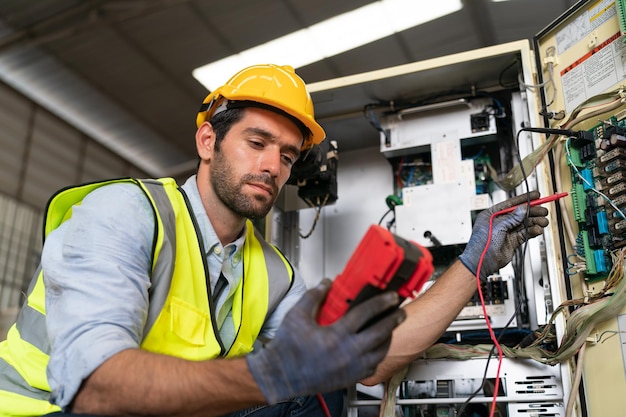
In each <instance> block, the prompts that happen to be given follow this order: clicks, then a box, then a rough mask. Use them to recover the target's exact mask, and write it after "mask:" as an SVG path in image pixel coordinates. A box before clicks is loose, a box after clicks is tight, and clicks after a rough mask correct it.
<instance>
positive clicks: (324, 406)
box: [317, 394, 332, 417]
mask: <svg viewBox="0 0 626 417" xmlns="http://www.w3.org/2000/svg"><path fill="white" fill-rule="evenodd" d="M317 400H318V401H319V403H320V406H321V407H322V410H323V411H324V415H325V416H326V417H332V416H331V415H330V410H329V409H328V405H327V404H326V401H325V400H324V397H322V394H317Z"/></svg>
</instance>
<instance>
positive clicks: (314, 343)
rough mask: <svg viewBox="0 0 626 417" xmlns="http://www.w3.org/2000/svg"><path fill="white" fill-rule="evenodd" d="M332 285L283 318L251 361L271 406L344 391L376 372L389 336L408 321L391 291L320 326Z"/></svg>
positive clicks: (323, 285) (307, 297) (326, 284)
mask: <svg viewBox="0 0 626 417" xmlns="http://www.w3.org/2000/svg"><path fill="white" fill-rule="evenodd" d="M330 284H331V281H330V280H329V279H324V280H323V281H322V283H321V284H320V285H319V286H317V287H316V288H313V289H311V290H309V291H307V292H306V293H305V294H304V296H303V297H302V299H301V300H300V301H299V302H298V304H296V305H295V306H294V307H293V308H292V309H291V310H290V311H289V312H288V313H287V315H286V316H285V319H284V320H283V323H282V324H281V326H280V327H279V329H278V331H277V332H276V336H275V337H274V338H273V339H272V340H271V341H270V342H269V343H268V344H267V346H265V348H263V349H261V350H260V351H259V352H256V353H252V354H250V355H248V356H247V361H248V367H249V368H250V372H251V373H252V376H253V377H254V379H255V381H256V382H257V384H258V385H259V388H260V389H261V392H262V393H263V395H264V396H265V399H266V400H267V402H268V403H269V404H275V403H277V402H279V401H281V400H286V399H288V398H292V397H296V396H303V395H312V394H316V393H325V392H330V391H334V390H337V389H341V388H345V387H347V386H349V385H351V384H355V383H356V382H358V381H359V380H361V379H363V378H366V377H368V376H370V375H372V374H373V373H374V371H375V370H376V366H377V365H378V363H379V362H380V361H381V360H382V359H383V358H384V357H385V355H386V354H387V351H388V349H389V344H390V342H391V333H392V332H393V330H394V329H395V328H396V326H397V325H398V324H400V323H401V322H402V321H403V320H404V318H405V317H406V313H405V312H404V310H402V309H399V308H395V307H396V306H397V305H398V303H399V300H398V297H397V294H395V293H391V292H387V293H384V294H381V295H377V296H375V297H372V298H371V299H369V300H367V301H364V302H362V303H359V304H358V305H356V306H354V307H352V308H351V309H350V310H348V312H347V313H346V314H345V315H344V316H343V317H342V318H340V319H339V320H337V321H335V322H334V323H332V324H330V325H328V326H321V325H319V324H318V323H317V321H316V317H317V313H318V310H319V307H320V305H321V303H322V301H323V300H324V297H325V295H326V294H327V292H328V289H329V288H330Z"/></svg>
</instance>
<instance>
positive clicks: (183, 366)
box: [0, 65, 547, 416]
mask: <svg viewBox="0 0 626 417" xmlns="http://www.w3.org/2000/svg"><path fill="white" fill-rule="evenodd" d="M197 125H198V130H197V132H196V148H197V151H198V155H199V157H200V163H199V167H198V171H197V174H196V175H194V176H192V177H191V178H189V179H188V180H187V182H186V183H185V184H184V185H183V186H182V187H178V186H177V185H176V184H175V183H174V181H173V180H171V179H160V180H117V181H108V182H102V183H97V184H88V185H84V186H80V187H75V188H71V189H68V190H65V191H62V192H61V193H59V194H58V195H56V196H55V197H54V198H53V199H52V200H51V202H50V204H49V207H48V211H47V214H46V223H45V234H46V241H45V245H44V249H43V253H42V262H41V270H40V271H39V272H38V274H37V276H36V277H35V279H34V280H33V282H32V284H31V287H30V289H29V292H28V299H27V302H26V304H25V305H24V307H23V309H22V311H21V313H20V316H19V318H18V321H17V323H16V325H15V326H14V327H13V328H12V329H11V331H10V332H9V336H8V339H7V341H6V342H3V343H2V344H1V345H0V414H2V415H45V414H48V413H55V414H56V415H59V416H61V415H167V416H176V415H180V416H213V415H224V414H228V413H234V415H250V414H253V415H255V416H261V415H287V414H289V415H320V416H322V415H325V414H333V415H339V414H341V412H342V403H341V400H342V397H341V391H340V390H341V389H342V388H345V387H346V386H348V385H350V384H353V383H355V382H357V381H359V380H361V381H363V382H364V383H368V384H376V383H378V382H381V381H384V380H386V379H387V378H389V377H390V376H391V375H393V374H394V373H395V372H396V371H397V370H398V369H400V368H401V367H403V366H405V365H406V364H407V363H408V362H410V361H412V360H413V359H414V358H415V357H416V356H417V355H418V354H419V353H420V352H421V351H423V350H424V349H426V348H428V347H429V346H430V345H431V344H432V343H433V342H434V341H435V340H436V339H437V338H438V337H439V336H440V334H441V333H442V332H443V331H444V330H445V329H446V328H447V326H448V324H449V323H450V322H451V321H452V320H453V319H454V318H455V317H456V315H457V313H458V312H459V311H460V309H461V308H462V307H463V306H464V305H465V303H466V301H467V300H468V299H469V298H470V297H471V296H472V295H473V293H474V292H475V290H476V286H475V279H474V274H475V273H476V272H477V269H478V261H479V258H480V254H481V252H482V250H483V248H484V247H485V246H486V245H487V243H489V250H488V251H487V253H486V255H485V256H484V259H483V261H482V268H481V275H483V276H484V275H486V274H489V273H492V272H495V271H496V270H497V269H499V268H500V267H502V266H504V265H505V264H506V263H508V262H509V261H510V260H511V258H512V256H513V251H514V250H515V248H516V247H518V246H519V245H520V244H521V243H523V242H524V241H525V240H526V238H528V237H534V236H537V235H538V234H540V233H541V232H542V228H543V227H545V226H546V225H547V219H546V218H545V216H546V215H547V210H546V209H545V208H542V207H533V208H530V209H527V208H526V207H525V206H524V205H522V206H520V208H518V209H517V210H515V211H514V212H513V213H511V214H507V215H503V216H499V217H498V218H497V219H496V221H494V225H493V238H492V239H491V241H490V242H488V241H487V238H488V234H487V232H488V227H489V214H490V213H492V212H495V211H497V210H501V209H503V208H506V207H511V206H514V205H518V204H522V203H524V202H525V201H526V200H527V199H529V198H531V199H534V198H536V197H537V193H533V194H531V195H528V196H520V197H516V198H513V199H511V200H507V201H506V202H504V203H501V204H499V205H497V206H495V207H494V208H492V209H490V210H488V211H485V212H484V213H483V214H481V216H479V218H478V219H477V221H476V225H475V228H474V233H473V235H472V238H471V239H470V242H469V243H468V245H467V248H466V250H465V252H464V253H463V255H462V256H461V257H460V261H459V262H456V263H455V264H453V265H452V266H451V268H450V269H449V270H448V271H447V272H446V273H445V274H444V275H443V276H442V277H440V278H439V279H438V280H437V282H436V284H435V285H433V286H432V288H431V289H430V290H429V291H428V292H426V293H425V294H424V295H423V296H422V297H420V298H419V299H418V300H417V301H416V302H413V303H411V304H409V305H408V306H406V308H404V309H397V308H395V307H394V306H395V305H397V302H398V299H397V296H396V295H394V294H391V293H389V294H383V295H379V296H377V297H375V298H372V299H371V300H370V301H368V302H366V303H363V304H360V305H359V306H357V307H355V308H353V309H351V310H350V311H349V312H348V313H347V314H346V315H345V316H344V317H343V318H341V319H340V320H338V321H337V322H335V323H333V324H332V325H329V326H319V325H318V324H317V322H316V320H315V317H316V314H317V311H318V309H319V306H320V304H321V302H322V301H323V299H324V296H325V295H326V293H327V291H328V288H329V285H330V281H329V280H324V281H323V282H322V283H321V284H320V285H319V286H318V287H317V288H313V289H311V290H309V291H305V286H304V284H303V281H302V279H301V278H300V277H299V275H298V273H297V271H295V270H294V269H293V268H292V267H291V265H290V264H289V262H288V261H287V260H286V259H285V258H284V256H283V255H282V254H281V253H280V252H279V251H278V250H277V249H275V248H274V247H273V246H271V245H269V244H268V243H267V242H265V241H264V240H263V239H262V237H261V236H260V235H259V234H258V233H257V232H255V230H254V227H253V226H252V223H250V221H249V220H248V219H257V218H263V217H264V216H265V215H266V214H267V213H268V211H269V210H270V208H271V207H272V205H273V203H274V201H275V199H276V197H277V195H278V193H279V190H280V189H281V187H282V186H283V185H284V184H285V182H286V181H287V179H288V178H289V176H290V170H291V167H292V164H293V163H294V162H295V161H296V160H297V159H298V157H299V155H300V153H301V152H302V151H303V150H305V149H308V148H309V147H310V146H312V145H313V144H317V143H320V142H321V141H322V140H323V139H324V131H323V129H322V128H321V126H319V124H317V122H316V121H315V119H314V115H313V106H312V103H311V99H310V96H309V94H308V92H307V90H306V86H305V84H304V82H303V81H302V80H301V79H300V78H299V77H298V76H297V75H296V74H295V72H294V71H293V68H291V67H287V66H283V67H280V66H275V65H257V66H253V67H249V68H246V69H243V70H242V71H240V72H239V73H237V74H235V75H234V76H233V77H232V78H231V79H230V80H229V81H228V82H227V83H226V84H225V85H224V86H222V87H220V88H218V89H217V90H215V91H213V92H212V93H211V94H209V96H208V97H207V98H206V99H205V102H204V103H203V106H202V108H201V110H200V113H199V114H198V118H197ZM525 219H526V221H525V222H524V220H525ZM523 223H525V224H524V225H523ZM405 318H406V320H405ZM401 322H402V324H400V323H401ZM392 334H393V337H392ZM418 335H419V337H418ZM318 393H320V395H316V394H318ZM321 394H323V396H322V395H321ZM325 406H328V410H325ZM242 410H243V411H242ZM72 413H74V414H72Z"/></svg>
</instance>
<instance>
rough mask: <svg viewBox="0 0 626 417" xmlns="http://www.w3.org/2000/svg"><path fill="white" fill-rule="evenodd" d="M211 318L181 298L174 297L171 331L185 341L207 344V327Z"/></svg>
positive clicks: (171, 304) (200, 344)
mask: <svg viewBox="0 0 626 417" xmlns="http://www.w3.org/2000/svg"><path fill="white" fill-rule="evenodd" d="M208 323H210V317H209V315H208V314H206V313H205V312H204V311H201V310H199V309H197V308H196V307H194V306H193V305H191V304H188V303H186V302H185V301H183V300H181V299H180V298H176V297H172V299H171V302H170V329H171V331H172V333H174V334H175V335H177V336H178V337H180V338H181V339H183V340H184V341H186V342H188V343H190V344H192V345H195V346H202V345H204V344H205V342H206V340H205V336H206V329H207V325H208Z"/></svg>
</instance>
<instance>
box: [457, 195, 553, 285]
mask: <svg viewBox="0 0 626 417" xmlns="http://www.w3.org/2000/svg"><path fill="white" fill-rule="evenodd" d="M537 198H539V192H537V191H531V192H530V193H528V194H522V195H518V196H516V197H513V198H510V199H508V200H506V201H503V202H502V203H499V204H496V205H495V206H493V207H491V208H489V209H487V210H483V211H482V212H481V213H480V214H478V216H477V217H476V222H475V223H474V227H473V229H472V236H471V237H470V239H469V242H467V246H466V247H465V250H464V251H463V253H462V254H461V256H460V257H459V259H460V260H461V262H462V263H463V265H465V267H466V268H467V269H469V270H470V271H472V272H473V273H474V275H476V270H477V269H478V262H479V260H480V256H481V254H482V252H483V250H484V249H485V246H486V245H487V244H489V249H488V250H487V252H486V254H485V257H484V259H483V263H482V265H481V268H480V278H481V279H485V278H487V277H488V276H489V275H491V274H493V273H495V272H497V271H498V270H499V269H500V268H502V267H504V266H505V265H506V264H508V263H509V262H511V260H512V259H513V254H514V252H515V249H517V248H518V247H519V246H520V245H521V244H522V243H524V242H525V241H526V240H528V239H530V238H533V237H535V236H538V235H540V234H541V233H542V232H543V228H544V227H546V226H547V225H548V219H547V218H546V216H547V215H548V209H546V208H545V207H541V206H534V207H530V210H529V209H528V205H527V204H526V203H527V202H528V201H529V200H530V201H532V200H536V199H537ZM517 205H519V207H518V208H516V209H515V210H514V211H513V212H511V213H507V214H501V215H498V216H496V217H495V218H494V219H493V223H492V230H491V241H490V242H487V238H488V235H489V219H490V217H491V215H492V214H493V213H497V212H499V211H501V210H504V209H507V208H510V207H513V206H517Z"/></svg>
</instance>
